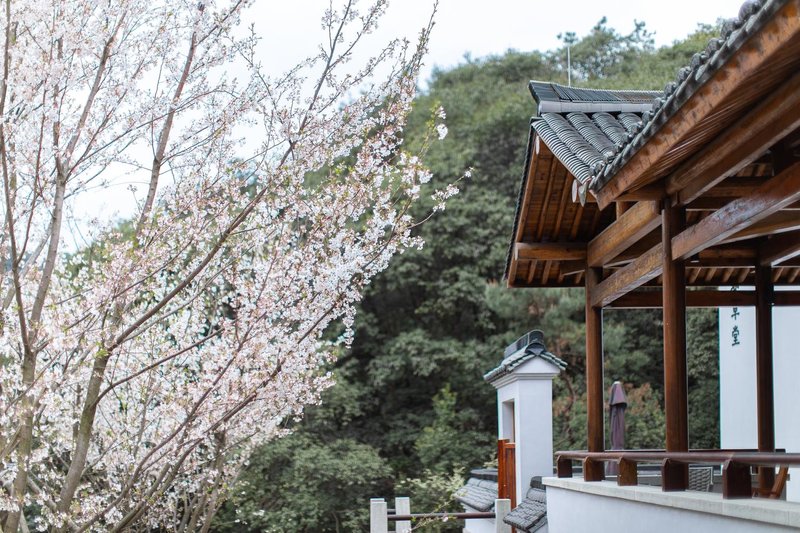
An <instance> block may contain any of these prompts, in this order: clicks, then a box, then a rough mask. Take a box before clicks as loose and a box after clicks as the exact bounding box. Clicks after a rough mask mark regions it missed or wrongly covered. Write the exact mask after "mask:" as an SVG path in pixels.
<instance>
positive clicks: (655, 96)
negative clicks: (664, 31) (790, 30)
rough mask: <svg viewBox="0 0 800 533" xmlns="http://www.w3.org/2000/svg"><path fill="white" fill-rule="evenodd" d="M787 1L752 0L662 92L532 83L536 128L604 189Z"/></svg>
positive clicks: (593, 185) (582, 178)
mask: <svg viewBox="0 0 800 533" xmlns="http://www.w3.org/2000/svg"><path fill="white" fill-rule="evenodd" d="M787 2H788V0H748V1H746V2H745V3H744V4H743V5H742V7H741V9H740V10H739V15H738V17H737V18H735V19H731V20H727V21H725V22H724V23H723V25H722V30H721V32H720V36H719V37H717V38H713V39H711V40H710V41H709V42H708V44H707V46H706V47H705V49H704V50H701V51H700V52H698V53H696V54H694V56H692V59H691V62H690V63H689V65H687V66H685V67H683V68H681V69H680V70H679V71H678V73H677V76H676V78H675V80H674V81H671V82H669V83H667V85H666V86H665V87H664V91H663V92H647V91H604V90H592V89H577V88H574V87H564V86H561V85H558V84H554V83H545V82H531V84H530V89H531V93H532V94H533V96H534V99H535V100H536V102H537V104H538V114H539V117H538V118H535V119H534V120H533V122H532V128H533V129H534V130H535V131H536V133H538V134H539V136H540V137H541V138H542V140H543V141H544V142H545V144H547V146H548V147H549V148H550V150H551V151H552V152H553V153H554V154H555V156H556V157H557V158H558V159H559V161H561V163H563V164H564V166H565V167H567V169H568V170H569V171H570V173H572V175H573V176H575V178H576V179H577V180H578V182H580V184H581V186H580V187H579V191H580V192H581V195H582V199H583V198H584V196H583V195H585V193H586V189H587V187H588V188H590V189H591V190H594V191H598V190H600V189H601V188H602V187H603V186H604V185H605V184H606V183H608V181H609V180H610V179H611V178H612V176H614V175H615V174H616V173H617V172H619V170H620V169H621V168H622V167H623V166H624V165H625V163H627V162H628V161H629V160H630V159H631V158H632V157H633V156H634V154H636V152H638V151H639V149H641V148H642V147H643V146H644V145H645V144H646V143H647V141H648V139H650V138H651V137H652V136H653V135H655V134H656V133H657V132H658V131H659V130H660V129H661V127H662V126H663V125H664V124H666V122H667V121H668V120H669V119H670V118H671V117H672V116H673V115H674V114H675V113H676V112H677V111H678V110H679V109H680V108H681V106H683V104H684V103H686V101H687V100H689V98H690V97H691V96H692V95H693V94H695V93H696V92H697V91H698V90H699V89H700V88H701V87H702V86H703V85H704V84H705V83H706V82H707V81H708V80H710V79H711V78H712V76H713V75H714V74H715V73H716V72H717V71H718V70H719V69H720V68H721V67H722V66H723V65H724V64H725V63H726V62H727V61H728V60H729V59H730V58H731V57H732V56H733V55H734V54H735V53H736V52H737V51H738V50H739V49H740V48H741V47H742V45H743V44H744V43H745V42H746V41H747V39H748V38H749V37H750V36H751V35H753V34H755V33H756V32H758V31H759V30H760V29H761V28H762V27H763V26H764V25H765V24H766V23H767V22H768V21H769V20H770V19H771V18H772V17H773V16H774V15H775V13H777V12H778V10H780V8H781V7H783V6H784V5H785V4H786V3H787Z"/></svg>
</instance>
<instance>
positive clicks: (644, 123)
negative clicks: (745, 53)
mask: <svg viewBox="0 0 800 533" xmlns="http://www.w3.org/2000/svg"><path fill="white" fill-rule="evenodd" d="M787 2H788V0H747V1H746V2H745V3H744V4H743V5H742V7H741V8H740V10H739V15H738V17H737V18H735V19H731V20H727V21H725V22H724V23H723V25H722V30H721V32H720V36H719V37H718V38H713V39H711V40H710V41H709V42H708V44H707V45H706V48H705V49H704V50H702V51H700V52H698V53H696V54H694V56H692V59H691V62H690V63H689V65H687V66H685V67H683V68H681V69H680V70H679V71H678V74H677V76H676V79H675V81H672V82H669V83H667V85H666V86H665V87H664V92H663V94H661V95H659V96H658V97H657V98H655V99H654V100H653V108H652V110H650V111H645V112H644V113H643V114H642V116H641V126H640V127H639V128H637V130H638V131H637V133H636V135H635V136H634V137H633V138H632V139H631V140H630V141H628V143H627V144H626V146H625V147H624V148H623V149H622V150H621V151H620V152H618V153H617V154H616V156H615V157H614V158H613V159H612V160H611V161H610V162H609V163H608V164H607V165H605V166H604V167H603V169H602V172H600V173H597V174H595V175H594V176H593V177H592V178H591V185H590V188H591V189H592V190H595V191H597V190H600V189H601V188H602V187H603V186H604V185H605V184H606V183H608V181H609V180H610V179H611V177H612V176H614V175H615V174H616V173H617V172H619V170H620V169H621V168H622V167H623V166H624V165H625V163H627V162H628V160H630V158H631V157H633V155H634V154H635V153H636V152H637V151H639V149H640V148H641V147H642V146H644V145H645V143H646V142H647V140H648V139H650V137H652V136H653V135H655V134H656V133H657V132H658V131H659V130H660V129H661V127H662V126H663V125H664V124H666V122H667V121H668V120H669V119H670V118H671V117H672V116H673V115H674V114H675V113H676V112H677V111H678V110H679V109H680V108H681V106H683V104H684V103H686V101H687V100H688V99H689V98H690V97H691V96H692V95H693V94H694V93H695V92H697V90H698V89H700V87H702V86H703V84H705V83H706V82H707V81H708V80H709V79H711V77H712V76H713V75H714V74H715V73H716V72H717V71H718V70H719V69H720V68H721V67H722V66H723V65H724V64H725V63H727V62H728V60H729V59H730V58H731V57H732V56H733V55H734V53H735V52H736V51H737V50H739V49H740V48H741V47H742V45H743V44H744V43H745V42H746V41H747V39H748V38H749V37H750V36H751V35H753V34H754V33H756V32H757V31H759V30H760V29H761V28H762V27H763V26H764V25H765V24H766V23H767V22H768V21H769V20H770V19H771V18H772V17H773V16H774V15H775V13H777V12H778V11H779V10H780V9H781V8H782V7H783V6H784V5H785V4H786V3H787Z"/></svg>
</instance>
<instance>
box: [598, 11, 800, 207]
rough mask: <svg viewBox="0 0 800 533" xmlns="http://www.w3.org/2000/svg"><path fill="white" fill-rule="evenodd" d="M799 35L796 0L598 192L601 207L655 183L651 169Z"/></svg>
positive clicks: (799, 27) (706, 84)
mask: <svg viewBox="0 0 800 533" xmlns="http://www.w3.org/2000/svg"><path fill="white" fill-rule="evenodd" d="M799 35H800V17H798V2H797V0H794V1H791V2H787V3H786V4H785V5H783V6H782V7H781V8H780V9H779V10H778V11H777V12H776V13H775V15H774V16H773V17H772V18H771V20H770V21H769V22H768V23H767V24H766V25H765V26H764V27H763V28H762V29H761V30H760V31H758V32H756V33H754V34H753V35H752V36H750V37H749V39H748V41H747V44H746V46H743V47H742V48H740V49H739V50H738V51H737V52H736V53H735V54H734V56H733V57H732V58H731V59H730V60H729V61H727V62H726V63H725V65H723V66H721V67H720V68H719V69H718V70H717V71H716V72H715V73H714V74H713V75H712V76H711V78H710V79H708V80H707V81H706V82H705V83H704V84H703V85H702V86H701V87H700V88H698V90H697V91H696V92H695V93H694V94H693V95H692V96H691V97H690V98H689V99H688V100H687V101H686V102H685V103H684V104H683V105H682V106H681V107H680V108H679V109H678V110H677V111H676V112H675V113H674V114H673V115H672V116H671V117H670V118H669V120H668V121H667V122H666V124H664V125H663V126H662V127H661V128H660V130H659V131H658V132H657V133H656V134H655V135H654V136H653V137H652V138H650V139H649V140H648V141H647V142H646V143H645V145H644V146H643V147H642V148H640V149H639V150H638V151H637V152H636V153H635V154H634V155H633V156H632V157H631V159H630V160H629V161H628V162H627V163H626V164H625V165H624V166H623V167H622V168H621V169H620V170H619V171H618V172H617V173H616V175H615V176H614V177H613V178H612V179H611V181H609V182H608V183H606V184H605V186H603V187H602V188H601V189H600V190H599V191H597V192H596V196H597V199H598V203H599V205H600V206H601V207H603V208H604V207H606V206H607V205H608V204H609V203H610V202H612V201H614V200H615V199H616V198H617V197H618V196H619V195H620V194H623V193H624V192H625V191H627V190H628V189H632V188H635V187H637V186H638V185H640V184H642V182H643V181H645V180H646V179H649V178H654V177H656V176H653V175H652V172H653V171H652V169H653V168H654V167H656V166H657V165H658V164H659V163H662V162H663V160H664V157H665V156H666V155H667V154H669V153H671V152H672V151H673V150H674V149H675V147H676V146H678V145H680V144H681V143H682V142H685V141H686V139H687V138H688V137H689V135H691V134H692V133H693V132H695V131H696V130H697V128H698V125H701V124H702V123H703V122H704V121H706V120H707V119H709V118H710V117H713V116H719V114H721V113H722V112H723V106H724V105H725V104H727V103H729V102H730V99H731V97H732V96H733V95H734V94H736V92H737V91H740V89H741V87H742V86H744V85H746V84H752V83H753V73H754V72H758V71H760V70H762V69H766V68H770V65H772V64H775V62H776V58H780V56H781V55H785V54H787V46H788V45H789V44H793V43H794V41H795V39H796V38H797V37H798V36H799Z"/></svg>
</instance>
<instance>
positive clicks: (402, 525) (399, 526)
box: [394, 497, 411, 533]
mask: <svg viewBox="0 0 800 533" xmlns="http://www.w3.org/2000/svg"><path fill="white" fill-rule="evenodd" d="M394 513H395V514H411V500H410V499H409V498H407V497H397V498H395V499H394ZM395 524H396V525H395V531H396V532H397V533H411V520H398V521H397V522H395Z"/></svg>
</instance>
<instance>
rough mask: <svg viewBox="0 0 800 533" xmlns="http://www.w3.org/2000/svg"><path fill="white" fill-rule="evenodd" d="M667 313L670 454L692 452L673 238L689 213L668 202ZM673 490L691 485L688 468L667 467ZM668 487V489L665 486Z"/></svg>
mask: <svg viewBox="0 0 800 533" xmlns="http://www.w3.org/2000/svg"><path fill="white" fill-rule="evenodd" d="M662 217H663V219H662V222H661V235H662V241H661V243H662V255H661V258H662V261H663V269H662V271H663V274H662V279H663V286H664V288H663V291H662V296H663V312H664V414H665V418H666V449H667V451H668V452H685V451H688V450H689V424H688V397H689V396H688V382H687V373H686V272H685V268H684V263H683V259H682V258H678V259H673V253H672V243H673V237H675V236H676V235H678V234H679V233H680V232H681V231H683V228H684V226H685V225H686V212H685V211H684V210H683V208H682V207H677V206H671V205H670V202H669V200H665V202H664V209H663V211H662ZM664 468H665V469H666V470H669V471H668V472H667V471H666V470H665V471H664V475H665V477H667V476H668V477H669V478H670V479H671V489H672V490H685V489H686V487H687V485H688V483H689V470H688V468H687V467H686V465H680V464H676V465H671V466H669V468H667V465H665V467H664ZM664 486H665V487H666V485H664Z"/></svg>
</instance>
